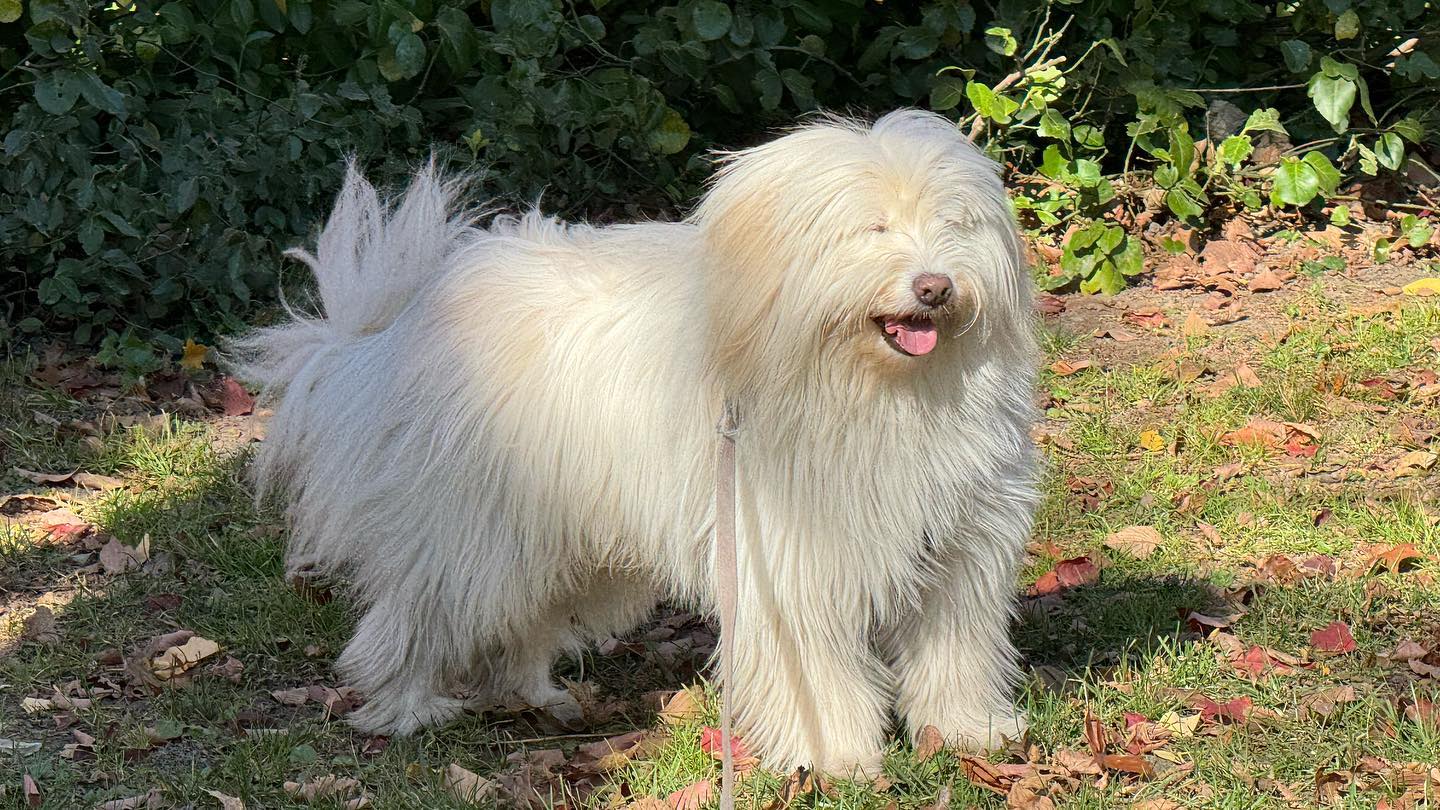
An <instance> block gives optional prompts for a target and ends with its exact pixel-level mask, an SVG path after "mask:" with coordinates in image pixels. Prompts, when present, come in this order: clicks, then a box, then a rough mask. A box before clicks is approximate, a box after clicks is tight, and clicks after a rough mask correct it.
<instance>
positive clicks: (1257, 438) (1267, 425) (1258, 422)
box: [1220, 419, 1289, 449]
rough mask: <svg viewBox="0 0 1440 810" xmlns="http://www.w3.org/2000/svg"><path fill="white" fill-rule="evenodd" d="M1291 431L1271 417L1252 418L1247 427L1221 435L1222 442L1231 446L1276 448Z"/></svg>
mask: <svg viewBox="0 0 1440 810" xmlns="http://www.w3.org/2000/svg"><path fill="white" fill-rule="evenodd" d="M1288 433H1289V431H1288V430H1286V428H1285V426H1284V425H1283V424H1281V423H1279V422H1272V421H1271V420H1269V419H1251V420H1250V421H1249V422H1248V423H1247V424H1246V425H1245V427H1242V428H1240V429H1239V430H1232V431H1230V432H1229V433H1226V434H1224V435H1222V436H1221V437H1220V443H1221V444H1225V445H1230V446H1236V447H1238V446H1247V447H1263V448H1267V449H1268V448H1274V447H1279V446H1280V445H1281V444H1283V443H1284V442H1285V438H1286V436H1287V435H1288Z"/></svg>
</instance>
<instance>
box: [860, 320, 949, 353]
mask: <svg viewBox="0 0 1440 810" xmlns="http://www.w3.org/2000/svg"><path fill="white" fill-rule="evenodd" d="M875 325H876V326H879V327H880V331H881V333H882V334H884V335H885V342H886V343H889V344H890V348H892V349H894V350H895V351H897V352H900V353H901V354H905V355H909V356H911V357H919V356H920V355H922V354H929V353H930V352H931V351H933V350H934V349H935V344H936V343H937V342H939V340H940V333H939V332H938V331H937V330H936V329H935V322H934V321H932V320H930V319H929V318H917V317H909V318H899V317H884V316H882V317H878V318H875Z"/></svg>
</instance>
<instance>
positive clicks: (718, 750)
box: [700, 726, 760, 773]
mask: <svg viewBox="0 0 1440 810" xmlns="http://www.w3.org/2000/svg"><path fill="white" fill-rule="evenodd" d="M723 740H724V737H723V735H722V734H721V733H720V729H718V728H714V727H713V726H706V727H704V728H702V729H700V750H701V751H704V752H705V753H707V754H709V755H710V756H711V758H713V759H714V760H715V761H716V762H719V761H721V760H722V759H724V758H725V746H724V744H723V742H722V741H723ZM730 756H731V758H732V760H733V762H734V764H735V771H736V772H737V773H744V772H746V771H749V770H753V769H754V768H755V766H757V765H759V764H760V759H759V758H758V757H756V756H754V755H752V754H751V753H750V752H749V751H748V750H746V748H745V741H744V740H742V739H740V737H739V736H737V735H734V734H732V735H730Z"/></svg>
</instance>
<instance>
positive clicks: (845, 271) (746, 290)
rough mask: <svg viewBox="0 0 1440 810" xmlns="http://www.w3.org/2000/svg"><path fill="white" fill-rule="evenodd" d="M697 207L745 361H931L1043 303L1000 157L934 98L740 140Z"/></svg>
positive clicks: (731, 355) (731, 336) (905, 367)
mask: <svg viewBox="0 0 1440 810" xmlns="http://www.w3.org/2000/svg"><path fill="white" fill-rule="evenodd" d="M695 221H696V222H697V223H698V224H700V226H701V227H702V228H703V229H704V232H705V244H706V249H707V251H708V252H709V254H710V258H711V264H712V267H711V272H712V273H713V274H714V275H715V277H714V278H712V279H710V280H709V281H710V285H711V286H710V289H711V292H712V306H713V307H715V310H714V311H713V312H712V313H711V317H712V328H714V329H715V330H716V331H717V332H718V334H717V335H716V337H717V339H719V340H721V341H722V344H723V348H722V362H727V364H728V365H731V366H732V367H734V366H737V365H738V366H744V365H755V364H761V365H764V366H766V367H769V368H771V369H772V370H774V371H777V372H778V371H781V369H779V368H776V367H777V366H783V365H785V364H788V365H790V366H791V367H792V368H794V369H795V370H797V371H801V370H804V369H803V368H801V367H802V366H808V367H810V368H811V369H813V368H814V366H815V363H816V361H819V363H820V364H821V365H822V366H824V365H826V364H829V363H832V362H833V361H837V360H838V361H846V360H851V361H858V362H860V363H862V364H864V365H865V367H867V368H870V369H876V370H879V371H881V372H883V373H884V374H885V375H886V376H892V375H909V374H915V373H922V372H924V371H925V370H927V369H933V368H935V367H936V366H937V364H941V363H944V362H945V359H946V358H953V357H956V356H959V355H960V354H961V350H962V348H963V341H966V340H977V339H980V337H981V336H982V335H984V334H986V333H987V330H988V329H990V328H991V327H993V326H995V325H996V324H997V323H999V324H1004V323H1009V322H1014V321H1015V319H1019V318H1023V317H1025V313H1026V312H1027V311H1028V306H1029V300H1028V298H1029V293H1028V289H1029V282H1028V279H1027V276H1026V271H1025V268H1024V266H1023V262H1022V261H1021V259H1020V254H1019V247H1018V240H1017V238H1016V234H1015V228H1014V224H1013V219H1012V217H1011V214H1010V211H1009V208H1008V204H1007V202H1006V199H1005V195H1004V191H1003V189H1002V187H1001V184H1000V181H999V178H998V175H997V172H996V167H995V166H994V164H993V163H991V162H990V161H989V160H988V159H986V158H985V157H984V156H983V155H981V154H980V153H979V152H978V151H977V150H976V149H975V148H974V147H973V146H971V145H970V143H969V142H968V141H966V139H965V138H964V136H963V135H961V134H960V133H959V131H958V130H957V129H956V127H955V125H954V124H953V123H951V122H949V121H946V120H944V119H943V118H940V117H939V116H935V115H931V114H928V113H922V112H915V111H906V112H900V113H892V114H891V115H888V116H886V117H884V118H882V119H880V121H878V122H877V123H876V124H875V125H874V126H873V127H863V126H858V125H853V124H847V123H844V122H826V123H822V124H818V125H814V126H810V127H807V128H805V129H802V130H799V131H797V132H794V133H791V134H789V135H786V136H784V137H782V138H779V139H777V140H775V141H772V142H770V143H768V144H765V145H763V146H759V147H756V148H754V149H750V150H747V151H745V152H740V153H737V154H735V155H733V156H731V157H730V158H729V161H728V162H727V164H726V165H725V167H724V168H723V169H722V170H721V173H720V174H719V175H718V177H717V179H716V182H715V184H714V185H713V187H712V189H711V192H710V194H709V195H707V197H706V199H705V201H704V202H703V203H702V205H701V207H700V209H699V210H698V211H697V214H696V217H695ZM732 370H734V369H733V368H732ZM742 370H743V369H742Z"/></svg>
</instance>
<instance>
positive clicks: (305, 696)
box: [270, 686, 310, 706]
mask: <svg viewBox="0 0 1440 810" xmlns="http://www.w3.org/2000/svg"><path fill="white" fill-rule="evenodd" d="M270 697H273V698H275V702H276V703H279V704H281V705H282V706H303V705H305V701H307V700H309V699H310V690H309V689H306V688H305V687H303V686H300V687H296V688H295V689H276V690H275V691H273V692H271V693H270Z"/></svg>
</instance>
